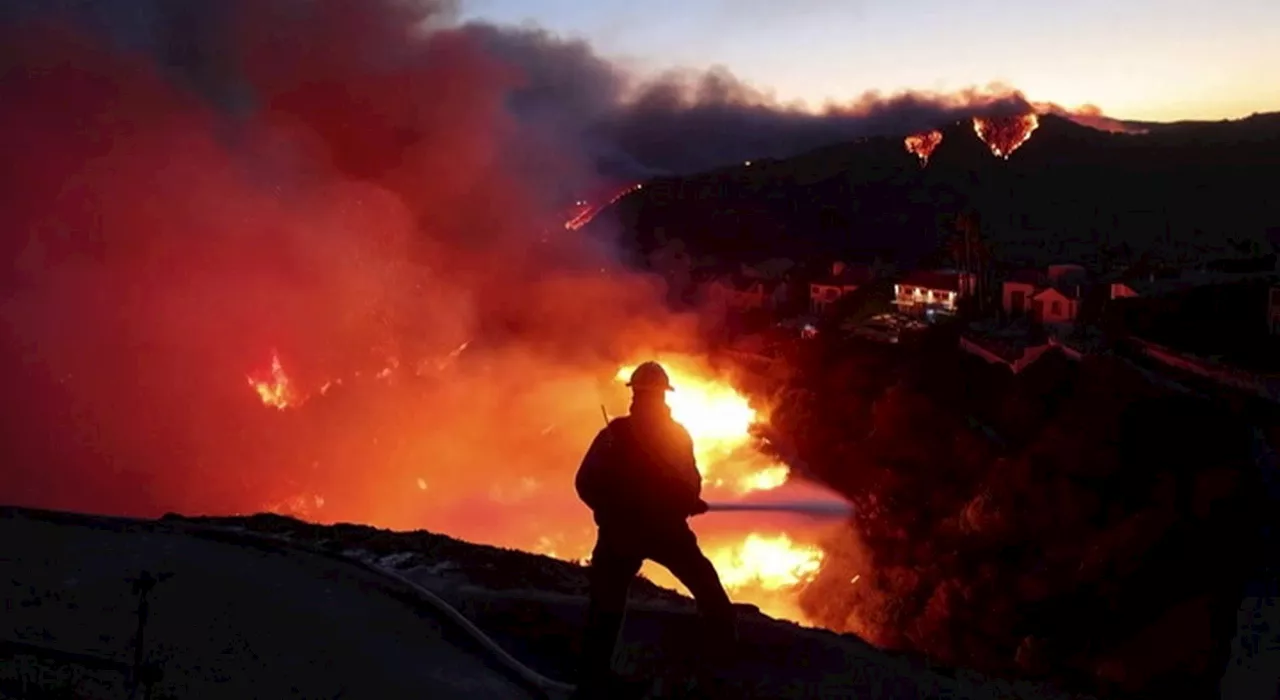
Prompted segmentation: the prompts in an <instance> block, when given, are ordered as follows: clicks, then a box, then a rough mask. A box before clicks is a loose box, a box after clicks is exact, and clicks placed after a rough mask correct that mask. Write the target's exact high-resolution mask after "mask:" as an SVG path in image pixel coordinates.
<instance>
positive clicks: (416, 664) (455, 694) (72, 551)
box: [0, 511, 531, 700]
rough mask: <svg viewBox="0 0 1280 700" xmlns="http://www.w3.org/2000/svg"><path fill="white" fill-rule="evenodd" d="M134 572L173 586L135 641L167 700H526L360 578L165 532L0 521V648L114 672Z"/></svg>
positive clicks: (125, 637) (317, 563) (115, 525)
mask: <svg viewBox="0 0 1280 700" xmlns="http://www.w3.org/2000/svg"><path fill="white" fill-rule="evenodd" d="M143 569H149V570H151V571H152V572H157V573H158V572H171V573H173V574H174V576H173V578H171V579H170V580H168V581H165V582H163V583H161V584H159V585H158V586H157V587H156V589H155V592H154V595H153V605H152V612H153V618H152V623H151V625H150V626H149V628H148V631H147V638H148V647H149V648H150V649H151V651H152V653H153V654H155V655H157V656H158V657H159V658H161V659H163V660H164V669H165V682H164V684H163V686H162V688H161V690H162V692H163V694H164V695H165V696H168V697H175V698H182V699H183V700H195V699H196V698H228V697H233V698H337V697H346V698H386V699H388V700H390V699H392V698H422V697H432V698H459V699H461V698H503V699H507V698H510V699H512V700H515V699H520V700H523V699H524V698H528V697H531V695H530V694H529V693H528V692H526V691H525V690H523V689H522V688H521V687H519V686H517V685H516V684H515V683H514V682H513V681H509V680H507V679H506V677H505V676H504V675H503V674H501V673H498V672H496V671H495V669H494V668H493V667H492V666H491V665H490V664H489V663H488V662H486V661H485V659H484V658H483V657H482V656H481V655H480V654H479V653H478V652H474V651H472V650H471V649H470V648H469V644H468V642H467V640H465V639H461V638H459V635H457V634H456V633H453V632H451V630H450V629H449V628H448V627H447V626H445V625H442V624H441V623H440V622H438V621H437V620H435V619H432V618H430V617H426V618H424V617H421V616H419V615H418V614H416V613H415V612H414V610H413V609H412V608H411V607H409V606H408V605H406V604H404V603H402V602H400V601H399V600H397V599H396V598H394V597H392V596H390V595H387V594H385V593H384V591H383V589H384V588H385V586H386V584H385V583H384V582H382V581H381V580H380V579H379V577H377V576H376V575H374V574H371V573H368V572H366V571H363V570H361V569H359V568H357V567H354V566H351V565H349V564H343V563H341V562H337V561H334V560H331V559H326V558H324V557H318V556H314V555H308V554H302V553H298V552H295V551H287V550H286V551H276V552H272V551H264V550H260V549H254V548H250V547H244V546H237V545H235V544H230V543H223V542H217V541H211V540H209V539H205V538H197V537H192V536H190V535H186V534H180V533H177V532H174V531H173V530H172V528H171V527H169V526H166V525H129V524H124V523H120V522H112V521H107V520H96V521H95V520H89V519H73V520H66V521H64V522H50V521H48V520H46V519H43V518H32V517H24V516H23V514H22V513H21V512H15V511H8V512H5V511H0V598H3V599H4V600H6V601H9V603H10V604H9V605H7V606H6V610H5V614H4V616H3V623H0V635H3V638H4V639H9V640H20V641H28V642H32V643H37V644H42V645H48V646H55V647H59V648H63V649H66V650H71V651H78V652H94V653H107V654H111V655H114V656H117V657H119V658H122V659H128V658H129V649H130V644H131V637H132V634H133V629H134V625H135V619H136V618H135V617H134V614H133V610H134V609H135V598H134V597H133V595H132V594H131V592H130V587H129V584H128V583H127V582H126V581H125V580H124V579H125V578H126V577H130V576H134V575H136V574H137V573H138V572H139V571H140V570H143ZM13 663H17V662H16V661H14V660H0V665H4V664H13ZM107 690H109V689H107ZM84 692H85V693H86V694H89V693H90V691H89V690H88V689H85V690H84ZM104 696H106V697H122V695H118V694H117V695H114V696H112V695H107V694H105V693H104Z"/></svg>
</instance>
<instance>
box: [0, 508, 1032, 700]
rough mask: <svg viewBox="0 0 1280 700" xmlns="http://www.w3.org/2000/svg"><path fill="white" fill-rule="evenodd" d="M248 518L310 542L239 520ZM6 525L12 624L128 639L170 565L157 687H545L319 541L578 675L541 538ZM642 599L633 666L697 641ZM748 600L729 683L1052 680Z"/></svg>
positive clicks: (505, 692) (112, 522) (648, 664)
mask: <svg viewBox="0 0 1280 700" xmlns="http://www.w3.org/2000/svg"><path fill="white" fill-rule="evenodd" d="M211 526H216V528H217V529H211ZM246 531H252V532H256V533H262V534H265V535H271V536H274V537H279V538H287V539H288V540H292V541H293V542H295V543H297V544H298V545H305V546H306V549H300V548H298V547H295V546H285V545H283V544H281V545H280V546H277V545H274V544H271V541H270V540H264V539H263V538H262V537H261V536H256V537H253V538H248V539H246V537H245V535H244V533H245V532H246ZM264 541H266V542H267V544H266V545H264V544H263V542H264ZM0 542H4V543H5V544H4V550H5V556H3V557H0V584H2V585H3V586H4V587H5V591H4V595H5V598H6V600H10V601H15V603H16V604H14V605H11V606H10V608H9V614H7V615H6V621H7V624H5V625H3V626H0V634H4V635H5V637H6V639H8V640H17V641H27V642H33V643H39V644H41V645H45V646H53V647H58V648H62V649H65V650H73V651H78V652H91V653H97V654H102V655H108V656H114V657H116V658H127V657H128V654H129V649H130V648H131V646H130V645H131V643H132V630H133V625H134V624H135V618H134V615H133V610H134V607H135V599H134V597H133V596H132V594H131V593H130V590H129V584H128V583H127V581H126V579H127V578H128V577H130V576H133V575H136V574H137V572H138V571H140V570H143V569H145V570H150V571H153V572H158V573H159V572H164V573H172V574H174V575H173V577H172V578H171V579H169V580H167V581H165V582H162V583H160V584H159V585H158V586H157V588H156V590H155V593H154V594H153V597H154V600H153V603H152V611H153V622H152V623H151V625H150V627H149V630H148V633H147V638H148V648H149V649H150V650H151V651H150V653H151V654H152V655H153V657H154V658H155V659H156V660H158V661H159V662H160V663H162V665H163V670H164V680H163V682H162V684H161V686H160V687H159V689H158V693H157V695H155V696H153V697H170V698H198V697H232V696H234V697H245V698H249V697H263V698H268V697H270V698H287V697H298V698H302V697H306V698H337V697H345V698H351V697H369V698H395V697H409V696H414V697H421V696H422V694H423V692H424V691H425V692H428V694H429V696H430V697H439V698H448V697H470V698H482V697H485V698H488V697H492V698H525V697H533V696H535V694H531V691H530V688H529V687H528V686H527V685H525V684H521V683H520V682H519V681H518V679H516V678H515V677H514V676H513V674H511V673H509V672H507V671H505V670H504V669H502V668H501V667H500V666H499V665H498V664H497V663H496V662H494V661H493V660H492V659H491V656H490V655H487V654H485V653H484V652H483V651H482V650H480V649H479V648H478V647H477V646H476V645H475V644H473V643H471V642H470V641H469V640H468V638H466V637H465V635H464V634H462V633H461V632H460V630H459V629H457V627H456V626H455V625H451V624H450V623H448V622H447V621H446V620H443V619H442V618H440V617H438V616H433V615H431V614H429V613H428V612H426V611H424V609H423V608H422V606H414V605H412V604H410V603H408V602H406V600H405V599H404V596H403V591H400V592H397V591H396V587H395V586H394V585H392V584H390V583H388V581H386V580H381V578H380V577H379V576H378V575H377V574H376V573H374V572H371V571H369V570H368V569H366V568H363V567H361V566H358V565H356V564H353V563H350V562H349V561H344V560H343V559H342V558H341V557H335V556H326V555H325V552H326V551H327V552H331V553H334V554H342V555H345V556H347V557H357V558H361V559H363V560H365V561H367V562H373V563H376V564H377V565H379V566H382V567H389V568H394V569H395V570H397V571H398V572H399V573H400V574H401V575H403V576H406V577H408V578H410V579H412V580H414V581H415V582H417V583H419V584H420V585H423V586H425V587H428V588H429V589H431V590H433V591H436V592H437V593H438V594H439V595H441V596H442V597H444V598H445V599H447V600H448V601H450V602H451V603H452V604H453V605H454V606H455V607H456V608H457V609H459V610H460V611H461V612H462V613H463V614H464V615H465V616H467V617H468V618H469V619H470V620H471V621H472V622H474V623H475V624H477V625H478V626H479V627H480V628H482V629H483V630H485V632H486V633H488V634H489V635H490V636H491V637H492V638H493V639H495V640H496V641H497V642H499V643H500V644H501V645H502V646H503V647H504V648H506V649H507V650H508V651H509V652H511V653H512V654H514V655H515V656H516V657H517V658H519V659H520V660H521V661H523V662H524V663H526V664H528V665H529V666H531V667H533V668H534V669H535V670H536V671H538V672H540V673H542V674H544V675H547V676H550V677H552V678H555V679H562V680H572V658H573V655H574V653H575V649H574V644H575V640H576V638H577V632H578V629H579V626H580V624H581V619H582V614H583V609H584V605H585V600H584V597H583V591H584V587H585V578H584V576H583V571H582V569H581V568H580V567H578V566H575V565H572V564H567V563H564V562H559V561H556V560H554V559H550V558H547V557H541V556H536V555H530V554H525V553H520V552H513V551H507V550H501V549H496V548H492V547H484V546H477V545H470V544H467V543H463V542H459V541H457V540H452V539H450V538H447V537H443V536H440V535H434V534H430V533H423V532H418V533H391V532H387V531H379V530H375V529H372V528H365V527H357V526H333V527H321V526H314V525H308V524H305V523H302V522H299V521H296V520H291V519H287V518H280V517H275V516H254V517H250V518H235V519H232V518H222V519H213V520H211V519H184V518H179V517H167V518H165V519H163V520H161V521H150V522H140V521H124V520H118V519H106V518H97V517H91V516H71V515H66V514H51V513H45V512H36V511H24V510H17V509H8V510H3V511H0ZM633 602H634V608H633V612H632V614H631V615H630V616H629V617H628V623H627V628H626V630H625V632H624V640H623V644H622V648H621V650H620V654H619V663H620V666H621V667H622V668H623V670H624V671H625V672H628V673H632V674H637V675H639V674H643V675H649V674H657V675H659V676H661V675H664V674H665V672H666V671H667V670H669V669H671V668H677V667H680V665H681V664H683V663H686V662H688V661H689V659H690V658H691V657H693V656H696V653H697V649H694V648H691V647H690V645H689V644H688V643H687V641H686V640H688V639H690V638H691V635H690V634H688V632H689V631H690V630H691V629H692V626H693V622H694V618H693V616H692V615H691V612H692V607H691V604H690V603H689V602H688V601H686V600H685V599H683V598H681V597H680V596H678V595H676V594H675V593H672V592H670V591H664V590H662V589H659V588H657V587H656V586H653V585H651V584H647V583H643V582H642V583H641V584H639V585H637V586H636V587H635V589H634V597H633ZM745 612H746V614H745V616H744V618H745V619H744V624H743V643H742V648H741V649H740V653H739V654H738V655H737V659H736V660H735V661H734V662H732V663H731V664H730V666H728V667H725V668H723V669H722V671H723V674H724V675H725V676H726V677H727V678H728V685H729V690H728V691H727V692H728V695H726V696H725V697H735V698H739V697H756V698H800V697H877V698H900V697H901V698H919V697H948V696H949V697H975V698H981V697H992V698H995V697H1000V698H1011V697H1025V698H1032V697H1036V698H1038V697H1049V696H1053V695H1055V694H1054V693H1051V692H1050V691H1048V690H1047V689H1045V688H1040V687H1036V686H1033V685H1030V684H1013V683H1007V682H1003V681H992V680H985V679H982V678H980V677H977V676H976V675H974V674H968V673H965V672H961V671H954V670H946V669H937V668H930V667H929V666H928V665H927V664H925V663H924V662H922V661H920V660H916V659H910V658H907V657H903V656H893V655H888V654H884V653H881V652H879V651H877V650H875V649H873V648H871V647H870V646H868V645H866V644H865V643H863V642H861V641H860V640H858V639H857V638H855V637H851V636H841V635H836V634H832V633H829V632H824V631H820V630H810V629H804V628H801V627H798V626H796V625H793V624H791V623H785V622H779V621H776V620H772V619H770V618H767V617H764V616H763V615H760V614H758V613H754V612H751V611H745ZM3 663H4V664H7V666H8V668H6V669H5V670H4V671H3V672H2V673H0V683H3V685H0V697H10V696H11V697H35V695H32V694H31V693H30V691H28V692H27V695H22V694H19V693H20V691H17V690H15V688H18V687H19V686H20V684H21V679H22V678H23V677H26V678H27V680H28V682H29V683H31V679H32V678H34V677H36V676H44V677H45V679H46V680H47V676H48V675H49V673H50V671H49V669H48V668H47V665H46V667H45V668H44V669H43V670H41V667H40V664H41V663H44V662H42V661H41V660H39V659H32V658H27V657H22V656H17V657H13V658H12V659H10V660H7V661H4V662H3ZM59 672H60V673H62V674H63V676H64V679H63V680H61V681H58V682H59V683H61V684H62V685H61V686H60V687H70V686H72V685H74V686H75V688H76V691H75V693H73V694H71V695H65V696H64V697H86V698H88V697H92V698H98V697H102V698H109V697H124V696H123V694H122V690H121V686H122V683H121V679H120V678H119V677H115V678H110V677H108V676H109V675H110V674H107V675H103V674H91V673H84V672H81V673H79V674H78V677H77V678H76V679H74V680H70V681H69V680H67V679H66V676H67V674H69V673H71V671H68V670H67V669H65V668H63V669H61V670H60V671H59ZM37 685H38V684H37ZM6 692H8V693H9V695H5V693H6ZM675 692H676V691H673V690H672V689H671V686H670V685H667V686H659V687H658V688H657V689H656V690H655V694H654V697H675V696H678V695H676V694H675Z"/></svg>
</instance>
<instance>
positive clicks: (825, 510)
mask: <svg viewBox="0 0 1280 700" xmlns="http://www.w3.org/2000/svg"><path fill="white" fill-rule="evenodd" d="M707 512H708V513H733V512H740V513H743V512H749V513H794V514H796V515H808V516H811V517H815V518H822V517H837V518H843V517H845V516H847V515H849V514H851V513H852V512H853V506H851V505H849V504H848V503H845V502H842V501H793V502H789V503H781V502H780V503H730V502H724V501H715V502H711V503H707Z"/></svg>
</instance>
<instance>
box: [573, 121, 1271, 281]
mask: <svg viewBox="0 0 1280 700" xmlns="http://www.w3.org/2000/svg"><path fill="white" fill-rule="evenodd" d="M939 128H940V130H941V131H942V132H943V141H942V144H941V145H939V146H938V148H937V149H936V150H935V151H934V152H933V154H932V156H931V158H930V160H929V163H928V165H927V166H926V167H923V168H922V167H920V163H919V160H918V159H917V158H916V156H914V155H913V154H911V153H909V152H908V151H907V149H906V148H905V146H904V144H903V138H904V137H905V136H906V135H907V133H906V132H904V133H903V134H901V135H900V136H895V137H876V138H866V139H858V140H855V141H850V142H846V143H842V144H837V145H832V146H826V147H823V148H819V149H816V150H812V151H808V152H806V153H803V154H800V155H797V156H794V157H792V158H787V159H782V160H770V161H766V162H761V163H755V162H753V163H751V164H750V165H749V166H748V165H738V166H735V167H730V168H721V169H718V170H713V171H708V172H705V173H701V174H697V175H691V176H688V177H683V178H666V179H660V180H657V181H654V182H653V183H652V184H651V186H648V187H646V188H645V189H644V190H643V191H641V192H640V193H638V194H637V195H636V196H634V197H630V198H628V199H626V200H625V201H624V202H621V203H620V205H619V206H618V207H617V208H616V210H615V211H613V212H605V213H604V214H603V215H602V216H600V217H598V219H597V220H598V221H602V222H605V223H607V222H610V221H613V220H618V221H621V222H622V223H623V224H624V226H625V227H626V228H627V229H628V230H629V231H630V232H631V234H632V239H633V240H636V241H638V243H639V245H641V246H642V247H643V246H644V245H646V244H647V242H648V241H650V240H651V239H652V238H653V232H654V231H662V233H663V236H665V237H666V238H668V239H669V238H680V239H683V240H684V241H685V243H686V244H687V245H688V246H689V247H690V249H691V250H693V251H695V252H698V253H701V254H716V255H721V256H730V257H743V258H747V259H751V258H756V259H764V258H768V257H772V256H776V255H791V256H797V255H819V256H850V255H852V256H855V257H856V256H860V255H862V256H865V255H867V254H868V253H869V252H870V251H878V252H881V253H884V254H888V255H890V256H891V257H893V258H895V259H896V260H897V261H898V262H900V263H903V264H906V265H911V264H915V263H916V262H917V261H918V260H919V259H921V258H922V257H924V256H925V255H926V254H928V253H929V252H930V251H932V250H934V249H936V248H937V246H938V244H939V242H940V241H941V240H942V239H943V238H945V237H946V236H947V235H949V233H950V231H949V228H948V226H947V225H946V224H945V221H944V220H945V219H946V217H947V216H948V215H951V214H954V213H957V212H959V211H962V210H977V211H979V212H981V213H982V215H983V234H984V236H986V237H987V238H989V239H990V240H992V241H993V242H994V243H995V244H996V245H997V246H998V247H1000V248H1001V250H1002V252H1003V253H1004V257H1005V258H1006V260H1007V262H1009V263H1010V264H1045V263H1049V262H1062V261H1070V262H1082V263H1086V264H1093V265H1095V266H1101V267H1105V266H1108V265H1111V264H1114V263H1116V262H1117V259H1120V262H1121V263H1124V262H1132V261H1133V260H1134V259H1136V256H1137V255H1139V254H1141V253H1143V252H1148V253H1150V254H1152V255H1154V256H1155V257H1156V258H1158V259H1164V260H1184V261H1185V260H1193V259H1197V258H1201V257H1205V256H1209V257H1214V256H1220V255H1222V254H1223V251H1224V250H1227V249H1228V248H1229V244H1228V242H1227V241H1228V239H1230V240H1231V241H1234V242H1236V243H1238V242H1239V241H1241V240H1246V241H1255V242H1257V243H1258V244H1259V245H1264V244H1268V242H1267V237H1268V235H1269V232H1273V231H1275V230H1277V228H1278V227H1280V193H1278V192H1277V191H1276V190H1275V188H1274V187H1269V186H1268V185H1267V183H1268V182H1272V181H1274V180H1275V178H1276V177H1277V173H1278V172H1280V114H1267V115H1255V116H1253V117H1249V118H1246V119H1242V120H1238V121H1232V122H1221V123H1210V124H1201V123H1189V124H1178V125H1166V126H1164V127H1162V128H1160V129H1155V130H1152V131H1150V132H1149V133H1145V134H1135V133H1112V132H1104V131H1099V130H1097V129H1093V128H1090V127H1086V126H1082V125H1080V124H1077V123H1075V122H1073V121H1071V120H1069V119H1066V118H1063V117H1059V116H1056V115H1053V114H1044V115H1040V117H1039V128H1037V129H1036V130H1035V131H1034V132H1033V133H1032V135H1031V137H1030V139H1029V140H1028V141H1027V142H1025V143H1024V144H1023V145H1022V146H1021V147H1020V148H1018V149H1017V150H1016V151H1014V152H1013V153H1012V154H1011V157H1010V158H1009V159H1008V160H1002V159H1000V158H997V157H995V156H993V155H992V153H991V150H990V149H989V148H988V147H987V146H986V145H985V144H983V143H982V142H981V141H980V140H979V138H978V137H977V135H976V134H975V133H974V129H973V124H972V120H971V119H969V118H963V119H953V120H951V121H949V122H947V123H945V124H942V125H940V126H939Z"/></svg>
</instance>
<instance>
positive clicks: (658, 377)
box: [627, 362, 675, 391]
mask: <svg viewBox="0 0 1280 700" xmlns="http://www.w3.org/2000/svg"><path fill="white" fill-rule="evenodd" d="M627 386H629V387H631V389H632V390H633V391H642V390H645V389H650V390H655V391H675V387H673V386H671V377H669V376H667V370H665V369H663V368H662V365H660V364H658V363H657V362H645V363H643V364H641V365H640V366H639V367H636V369H635V371H634V372H632V373H631V379H630V380H629V381H628V382H627Z"/></svg>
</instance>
